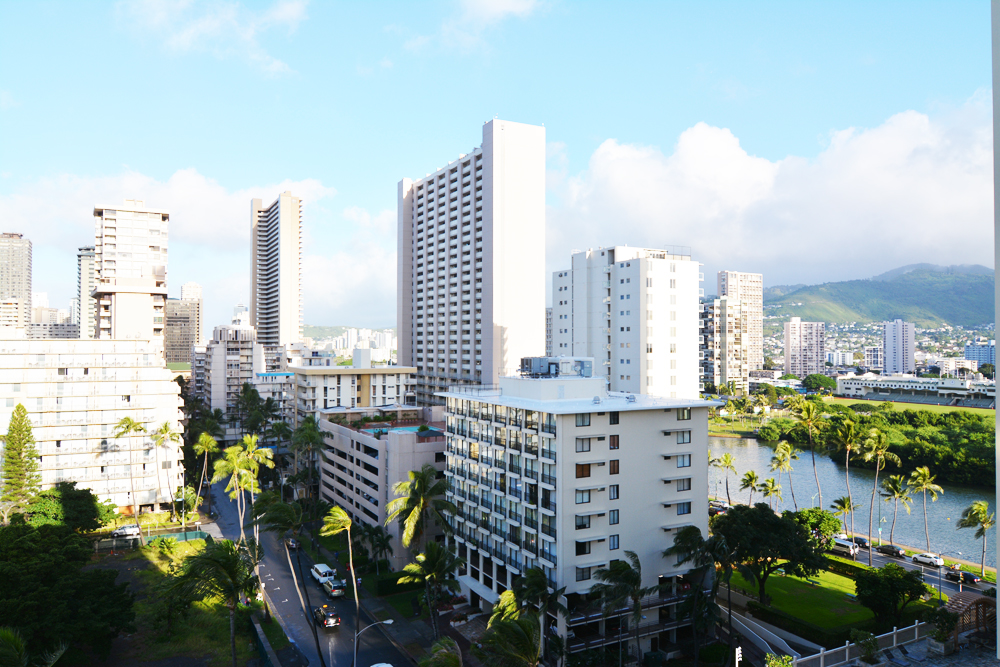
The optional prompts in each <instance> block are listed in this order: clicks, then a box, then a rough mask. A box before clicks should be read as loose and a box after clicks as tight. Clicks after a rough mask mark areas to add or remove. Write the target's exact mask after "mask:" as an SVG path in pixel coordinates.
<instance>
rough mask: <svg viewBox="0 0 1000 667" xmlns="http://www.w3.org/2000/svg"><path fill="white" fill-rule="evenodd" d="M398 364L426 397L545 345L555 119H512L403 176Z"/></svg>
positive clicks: (474, 380) (490, 374) (481, 377)
mask: <svg viewBox="0 0 1000 667" xmlns="http://www.w3.org/2000/svg"><path fill="white" fill-rule="evenodd" d="M397 212H398V245H397V248H398V255H397V257H398V260H397V261H398V264H397V274H396V275H397V281H398V289H397V297H396V298H397V325H398V336H399V341H398V343H399V354H398V360H399V364H400V365H403V366H415V367H416V368H417V378H418V382H417V401H418V403H419V404H421V405H430V404H433V403H437V402H439V401H440V399H439V398H436V397H435V392H437V391H443V390H444V389H446V388H447V387H448V386H449V385H453V384H460V383H467V384H480V383H485V384H493V383H495V382H496V378H497V377H499V376H500V375H501V374H502V373H503V372H504V371H505V369H510V368H513V367H516V366H517V364H518V363H519V360H520V358H521V357H523V356H529V355H537V354H540V353H542V351H543V350H544V346H545V284H544V280H545V128H543V127H538V126H535V125H525V124H521V123H513V122H510V121H504V120H492V121H489V122H488V123H486V124H485V125H484V126H483V143H482V145H481V146H480V147H478V148H476V149H475V150H473V151H472V153H470V154H468V155H462V156H460V157H459V158H458V159H457V160H455V161H453V162H451V163H449V164H448V165H446V166H444V167H442V168H440V169H438V170H437V171H435V172H434V173H433V174H428V175H427V176H426V177H424V178H422V179H416V180H410V179H408V178H404V179H403V180H401V181H400V182H399V186H398V208H397Z"/></svg>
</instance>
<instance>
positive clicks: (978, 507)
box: [958, 500, 996, 577]
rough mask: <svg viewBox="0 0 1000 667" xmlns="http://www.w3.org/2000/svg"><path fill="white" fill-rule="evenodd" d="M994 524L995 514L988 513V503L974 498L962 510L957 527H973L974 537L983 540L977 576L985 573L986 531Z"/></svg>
mask: <svg viewBox="0 0 1000 667" xmlns="http://www.w3.org/2000/svg"><path fill="white" fill-rule="evenodd" d="M994 525H996V514H990V504H989V503H988V502H986V501H985V500H976V501H974V502H973V503H972V504H971V505H969V506H968V507H966V508H965V510H964V511H963V512H962V519H961V520H960V521H959V522H958V527H959V528H975V529H976V539H977V540H978V539H982V540H983V560H982V563H981V564H980V566H979V576H981V577H982V576H985V575H986V531H987V530H989V529H990V528H992V527H993V526H994Z"/></svg>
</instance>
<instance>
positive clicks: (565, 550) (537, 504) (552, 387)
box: [441, 357, 715, 655]
mask: <svg viewBox="0 0 1000 667" xmlns="http://www.w3.org/2000/svg"><path fill="white" fill-rule="evenodd" d="M441 396H442V397H443V398H445V400H446V408H445V415H446V427H445V431H446V438H447V444H446V449H447V469H446V471H445V475H446V476H447V478H448V487H449V490H448V499H449V500H451V501H452V502H454V503H455V504H456V505H457V507H458V514H457V515H456V516H454V517H452V537H451V538H449V539H450V543H451V547H452V549H453V550H454V551H455V552H456V553H457V555H459V556H460V557H462V558H464V559H465V561H466V565H465V566H464V567H463V569H462V570H461V571H460V573H459V577H458V581H459V583H460V584H461V587H462V592H463V593H464V594H466V595H468V596H469V600H470V603H471V604H472V605H473V606H474V607H475V606H479V607H481V608H482V609H484V610H488V609H489V608H490V606H491V605H492V604H493V603H495V602H496V601H497V599H498V598H499V595H500V594H501V593H503V592H504V591H505V590H508V589H509V588H510V587H511V586H512V585H513V581H514V580H515V579H516V578H517V577H519V576H521V575H522V574H523V573H524V572H525V570H527V569H529V568H532V567H537V568H540V569H541V570H542V571H543V572H544V573H545V575H546V577H547V578H548V580H549V583H550V585H551V587H552V588H553V589H558V588H562V587H565V588H566V593H565V598H566V599H565V601H564V602H565V603H566V605H567V607H568V608H569V610H570V613H569V615H568V616H567V617H562V616H560V617H558V618H556V617H551V618H548V619H546V625H547V626H550V627H549V628H548V629H547V630H546V632H556V633H558V634H559V635H560V636H562V637H563V638H565V639H566V646H567V648H568V649H569V651H570V652H574V653H575V652H579V651H583V650H586V649H594V648H600V647H602V646H606V645H610V644H615V643H617V642H618V641H619V629H621V630H622V633H623V635H624V637H625V638H629V637H634V632H635V630H636V629H635V628H628V629H626V628H625V627H624V626H626V625H627V624H628V623H629V621H628V619H627V614H626V613H625V612H624V610H623V612H622V613H620V614H619V613H613V614H611V615H610V616H605V615H603V614H602V612H601V609H600V608H595V607H593V603H591V602H590V601H588V599H587V595H588V593H589V592H590V590H591V587H592V586H593V585H594V583H595V580H594V573H595V572H596V571H597V570H598V569H600V568H605V567H608V566H609V565H610V563H611V562H613V561H615V560H621V559H624V556H623V553H624V551H625V550H631V551H634V552H636V554H638V557H639V559H640V561H641V563H642V566H643V582H642V584H643V585H644V586H651V585H653V584H664V585H665V586H664V591H663V593H661V594H657V595H654V596H651V597H650V598H648V599H646V600H643V603H642V604H643V607H644V608H645V609H647V610H648V611H647V614H646V615H647V616H648V619H649V620H648V621H643V623H642V624H641V625H640V626H639V628H638V632H639V635H640V637H641V641H642V644H643V650H644V651H648V650H663V651H665V652H667V653H668V655H669V654H670V653H672V652H673V651H674V650H677V640H678V633H679V632H681V633H683V632H686V630H685V628H687V627H688V626H689V623H688V621H687V620H685V618H684V617H683V616H684V615H683V614H682V613H681V612H680V610H679V604H680V603H681V602H682V601H683V599H684V596H685V593H684V590H685V587H686V586H687V585H688V583H687V582H686V581H685V580H684V575H685V573H686V572H687V570H688V568H687V567H685V566H678V565H677V563H676V560H675V559H664V558H663V556H662V553H663V550H664V549H665V548H667V547H669V546H670V545H672V544H673V536H674V535H676V533H677V531H678V530H679V529H680V528H683V527H685V526H689V525H693V526H697V527H698V528H699V529H700V530H701V531H702V534H703V535H707V533H708V482H707V465H708V464H707V460H708V459H707V448H708V409H709V408H710V407H712V406H713V405H715V404H714V403H711V402H708V401H703V400H698V399H686V398H675V399H671V398H664V397H656V396H650V395H642V394H627V393H620V392H609V391H607V389H606V386H605V380H604V378H603V377H600V374H597V375H596V376H595V374H594V373H593V361H592V360H591V359H588V358H568V357H550V358H534V359H525V360H523V361H522V373H521V375H520V376H519V377H501V378H499V383H498V384H497V385H494V386H482V387H470V386H456V387H452V388H450V389H449V390H448V391H447V392H443V393H442V394H441Z"/></svg>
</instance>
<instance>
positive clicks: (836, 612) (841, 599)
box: [733, 572, 873, 628]
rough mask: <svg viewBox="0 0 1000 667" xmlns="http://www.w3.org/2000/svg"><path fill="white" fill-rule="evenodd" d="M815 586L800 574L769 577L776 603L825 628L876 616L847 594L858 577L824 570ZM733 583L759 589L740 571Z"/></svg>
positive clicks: (772, 597) (744, 587)
mask: <svg viewBox="0 0 1000 667" xmlns="http://www.w3.org/2000/svg"><path fill="white" fill-rule="evenodd" d="M812 579H813V581H818V582H819V585H818V586H814V585H812V584H810V583H807V582H806V581H804V580H802V579H799V578H798V577H784V576H781V575H777V574H772V575H771V576H770V577H768V579H767V588H766V591H767V594H768V595H770V596H771V601H772V605H773V606H774V607H776V608H778V609H780V610H782V611H784V612H785V613H787V614H790V615H792V616H794V617H795V618H799V619H802V620H803V621H807V622H809V623H812V624H814V625H818V626H820V627H823V628H835V627H839V626H842V625H849V624H853V623H860V622H862V621H867V620H870V619H871V618H873V614H872V613H871V612H870V611H869V610H868V609H865V608H864V607H862V606H861V605H860V604H858V603H857V602H855V601H853V600H850V599H848V598H847V594H848V593H850V594H851V595H853V594H854V580H853V579H850V578H848V577H843V576H841V575H839V574H833V573H832V572H820V573H819V574H818V575H817V576H815V577H812ZM733 587H734V588H742V589H744V590H746V591H748V592H749V591H754V590H756V589H755V588H754V587H752V586H751V585H750V584H749V583H748V582H747V581H746V580H745V579H744V578H743V577H741V576H740V575H739V574H738V573H734V574H733Z"/></svg>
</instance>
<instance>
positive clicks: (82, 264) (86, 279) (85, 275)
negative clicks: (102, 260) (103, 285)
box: [76, 246, 97, 339]
mask: <svg viewBox="0 0 1000 667" xmlns="http://www.w3.org/2000/svg"><path fill="white" fill-rule="evenodd" d="M96 287H97V263H96V261H95V254H94V246H84V247H82V248H80V249H79V251H78V252H77V253H76V293H77V299H78V304H77V308H78V309H79V313H78V315H79V319H78V320H77V321H76V324H79V325H80V338H88V339H89V338H94V337H95V332H96V330H97V301H96V300H95V299H94V297H93V296H91V295H92V294H93V293H94V289H95V288H96Z"/></svg>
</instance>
